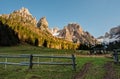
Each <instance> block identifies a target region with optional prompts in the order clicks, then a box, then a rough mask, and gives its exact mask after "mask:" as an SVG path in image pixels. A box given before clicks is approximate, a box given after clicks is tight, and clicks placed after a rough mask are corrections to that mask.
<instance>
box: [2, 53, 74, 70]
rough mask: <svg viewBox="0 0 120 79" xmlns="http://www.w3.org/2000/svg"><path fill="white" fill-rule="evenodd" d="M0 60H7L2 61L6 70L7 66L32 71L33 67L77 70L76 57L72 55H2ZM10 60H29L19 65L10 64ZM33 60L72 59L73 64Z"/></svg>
mask: <svg viewBox="0 0 120 79" xmlns="http://www.w3.org/2000/svg"><path fill="white" fill-rule="evenodd" d="M0 58H5V60H4V62H1V61H0V64H4V65H5V68H6V66H7V65H20V66H28V67H29V69H32V67H33V65H35V64H38V65H68V66H69V65H71V66H72V68H73V70H76V62H75V56H74V55H73V54H72V55H71V56H43V55H35V54H22V55H0ZM8 58H14V59H15V58H27V59H28V61H25V62H23V61H21V62H19V63H15V62H8ZM33 58H52V59H53V58H61V59H70V60H71V62H69V63H68V62H44V61H43V62H34V61H33Z"/></svg>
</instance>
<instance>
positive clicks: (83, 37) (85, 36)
mask: <svg viewBox="0 0 120 79" xmlns="http://www.w3.org/2000/svg"><path fill="white" fill-rule="evenodd" d="M54 34H56V37H59V38H64V39H66V40H69V41H72V42H74V43H82V44H85V43H86V44H95V43H96V42H97V40H96V39H95V38H94V37H93V36H92V35H90V33H89V32H85V31H83V29H82V28H81V26H80V25H79V24H77V23H72V24H68V25H67V26H65V27H64V29H62V30H59V31H57V32H56V33H54Z"/></svg>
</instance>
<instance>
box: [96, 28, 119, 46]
mask: <svg viewBox="0 0 120 79" xmlns="http://www.w3.org/2000/svg"><path fill="white" fill-rule="evenodd" d="M98 41H100V42H102V43H107V44H109V43H111V42H115V41H120V26H116V27H113V28H111V29H110V31H109V32H106V33H105V35H104V36H102V37H101V38H98Z"/></svg>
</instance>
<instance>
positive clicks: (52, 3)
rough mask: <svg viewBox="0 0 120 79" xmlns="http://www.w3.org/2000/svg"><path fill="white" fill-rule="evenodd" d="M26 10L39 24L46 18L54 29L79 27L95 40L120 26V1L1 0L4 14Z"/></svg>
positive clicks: (0, 7) (1, 11)
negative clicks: (70, 24)
mask: <svg viewBox="0 0 120 79" xmlns="http://www.w3.org/2000/svg"><path fill="white" fill-rule="evenodd" d="M22 7H25V8H28V9H29V11H30V13H31V14H32V15H33V16H34V17H36V18H37V20H39V19H40V18H41V17H43V16H46V18H47V20H48V23H49V27H50V28H52V27H59V28H63V27H64V26H66V25H67V24H68V23H72V22H73V23H78V24H80V25H81V27H82V28H83V30H85V31H88V32H90V33H91V34H92V35H93V36H94V37H98V36H101V35H104V33H105V32H106V31H109V29H110V28H112V27H114V26H117V25H120V0H0V14H9V13H11V12H13V11H14V10H18V9H20V8H22Z"/></svg>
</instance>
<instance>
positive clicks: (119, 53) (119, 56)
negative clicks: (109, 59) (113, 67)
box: [113, 49, 120, 63]
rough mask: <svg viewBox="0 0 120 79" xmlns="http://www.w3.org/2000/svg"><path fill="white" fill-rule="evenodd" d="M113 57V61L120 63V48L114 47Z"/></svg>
mask: <svg viewBox="0 0 120 79" xmlns="http://www.w3.org/2000/svg"><path fill="white" fill-rule="evenodd" d="M113 59H114V62H115V63H120V49H114V51H113Z"/></svg>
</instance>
